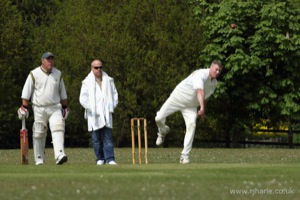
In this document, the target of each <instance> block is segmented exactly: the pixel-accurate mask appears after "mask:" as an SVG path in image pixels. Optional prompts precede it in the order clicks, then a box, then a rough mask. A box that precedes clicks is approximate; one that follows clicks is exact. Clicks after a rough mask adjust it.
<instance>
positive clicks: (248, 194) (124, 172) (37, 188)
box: [0, 148, 300, 200]
mask: <svg viewBox="0 0 300 200" xmlns="http://www.w3.org/2000/svg"><path fill="white" fill-rule="evenodd" d="M66 152H67V154H68V158H69V160H68V162H67V163H66V164H64V165H59V166H58V165H55V164H54V163H55V162H54V159H53V150H52V149H47V151H46V158H47V160H46V164H45V165H43V166H35V165H34V163H33V160H32V159H33V152H32V150H30V152H29V153H30V164H29V165H21V164H20V151H19V150H0V158H1V161H0V188H1V192H0V199H1V200H6V199H7V200H13V199H22V200H27V199H43V200H44V199H45V200H47V199H51V200H56V199H57V200H62V199H71V200H77V199H80V200H81V199H82V200H84V199H87V200H91V199H110V200H115V199H126V200H127V199H128V200H131V199H148V200H152V199H153V200H159V199H180V200H181V199H182V200H186V199H193V200H194V199H195V200H196V199H204V200H210V199H212V200H215V199H289V200H291V199H300V150H299V149H261V148H253V149H201V148H199V149H198V148H194V149H193V150H192V153H191V156H190V159H191V164H186V165H182V164H179V156H180V152H181V149H179V148H150V149H149V155H148V157H149V164H148V165H146V164H142V165H140V164H135V165H133V164H132V160H131V149H130V148H117V149H115V155H116V161H117V162H118V165H117V166H108V165H104V166H96V165H95V162H94V153H93V149H92V148H82V149H81V148H74V149H69V148H68V149H66Z"/></svg>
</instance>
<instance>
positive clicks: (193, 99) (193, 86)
mask: <svg viewBox="0 0 300 200" xmlns="http://www.w3.org/2000/svg"><path fill="white" fill-rule="evenodd" d="M216 87H217V79H211V78H210V76H209V69H199V70H196V71H194V72H193V73H192V74H190V75H189V76H188V77H187V78H186V79H184V80H183V81H181V82H180V83H179V84H178V85H177V87H176V88H175V90H174V92H173V93H175V94H174V95H176V96H179V98H180V100H181V101H182V103H184V104H185V105H187V106H197V107H198V106H199V101H198V98H197V90H198V89H202V90H203V91H204V96H205V100H206V99H208V98H209V97H210V96H211V95H212V94H213V93H214V91H215V89H216Z"/></svg>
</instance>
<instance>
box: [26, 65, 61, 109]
mask: <svg viewBox="0 0 300 200" xmlns="http://www.w3.org/2000/svg"><path fill="white" fill-rule="evenodd" d="M21 98H22V99H27V100H29V99H30V98H31V102H32V104H33V105H35V106H48V105H55V104H58V103H60V101H61V100H65V99H67V93H66V89H65V84H64V81H63V79H62V77H61V72H60V71H59V70H58V69H56V68H52V71H51V73H50V74H47V73H46V72H45V71H43V70H42V68H41V66H40V67H37V68H35V69H34V70H32V71H31V74H29V75H28V77H27V79H26V82H25V85H24V87H23V91H22V96H21Z"/></svg>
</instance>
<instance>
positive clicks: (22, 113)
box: [18, 105, 29, 119]
mask: <svg viewBox="0 0 300 200" xmlns="http://www.w3.org/2000/svg"><path fill="white" fill-rule="evenodd" d="M28 116H29V111H28V107H27V106H24V105H22V106H21V107H20V108H19V109H18V117H19V119H25V118H28Z"/></svg>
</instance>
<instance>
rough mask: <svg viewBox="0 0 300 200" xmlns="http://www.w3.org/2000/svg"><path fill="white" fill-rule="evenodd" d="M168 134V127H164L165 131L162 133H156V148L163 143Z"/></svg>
mask: <svg viewBox="0 0 300 200" xmlns="http://www.w3.org/2000/svg"><path fill="white" fill-rule="evenodd" d="M169 132H170V128H169V127H168V126H165V131H164V132H162V131H160V132H158V133H157V139H156V145H157V146H160V145H162V144H163V143H164V141H165V137H166V135H167V134H168V133H169Z"/></svg>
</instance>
